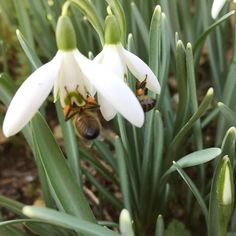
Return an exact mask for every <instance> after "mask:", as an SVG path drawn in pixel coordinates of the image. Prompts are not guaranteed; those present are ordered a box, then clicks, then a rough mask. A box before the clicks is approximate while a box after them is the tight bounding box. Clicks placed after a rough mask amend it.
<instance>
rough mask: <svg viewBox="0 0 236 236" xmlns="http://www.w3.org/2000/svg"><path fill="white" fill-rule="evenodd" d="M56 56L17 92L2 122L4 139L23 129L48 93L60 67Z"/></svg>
mask: <svg viewBox="0 0 236 236" xmlns="http://www.w3.org/2000/svg"><path fill="white" fill-rule="evenodd" d="M57 55H58V54H57ZM57 55H56V56H55V57H54V59H53V60H51V61H50V62H48V63H47V64H45V65H43V66H41V67H39V68H38V69H37V70H36V71H34V72H33V73H32V74H31V75H30V76H29V77H28V78H27V79H26V80H25V81H24V83H23V84H22V85H21V86H20V88H19V89H18V90H17V92H16V94H15V96H14V97H13V99H12V101H11V103H10V106H9V108H8V110H7V114H6V116H5V119H4V122H3V133H4V135H5V136H6V137H9V136H12V135H14V134H16V133H17V132H19V131H20V130H21V129H22V128H24V126H25V125H26V124H27V123H28V122H29V121H30V120H31V118H32V117H33V116H34V114H35V113H36V112H37V110H38V109H39V107H40V106H41V105H42V103H43V102H44V100H45V99H46V97H47V96H48V94H49V93H50V91H51V89H52V87H53V83H54V81H55V79H56V77H57V73H58V70H59V66H60V60H58V59H59V57H58V56H57Z"/></svg>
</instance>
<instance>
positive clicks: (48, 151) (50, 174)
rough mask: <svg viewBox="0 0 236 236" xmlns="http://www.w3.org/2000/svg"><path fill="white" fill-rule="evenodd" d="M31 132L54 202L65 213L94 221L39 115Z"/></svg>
mask: <svg viewBox="0 0 236 236" xmlns="http://www.w3.org/2000/svg"><path fill="white" fill-rule="evenodd" d="M32 130H33V139H34V143H35V145H36V147H37V150H38V152H39V155H40V160H41V162H42V165H43V167H44V170H45V173H46V175H47V178H48V181H49V183H50V185H51V186H52V188H53V190H54V192H55V195H56V196H57V199H56V200H59V202H60V204H61V206H62V207H63V209H64V210H65V212H67V213H70V214H72V215H75V216H77V217H79V218H81V219H87V220H90V221H95V218H94V216H93V214H92V211H91V209H90V208H89V204H88V202H87V200H86V198H85V196H84V194H83V192H82V187H81V186H79V185H78V184H77V182H76V180H75V177H74V175H73V174H72V172H71V171H70V169H69V167H68V165H67V163H66V160H65V158H64V156H63V154H62V152H61V150H60V148H59V147H58V145H57V143H56V141H55V138H54V137H53V134H52V133H51V130H50V129H49V127H48V125H47V123H46V122H45V120H44V119H43V117H42V116H41V115H40V114H39V113H37V114H36V115H35V116H34V118H33V120H32Z"/></svg>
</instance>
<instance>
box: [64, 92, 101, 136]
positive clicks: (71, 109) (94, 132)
mask: <svg viewBox="0 0 236 236" xmlns="http://www.w3.org/2000/svg"><path fill="white" fill-rule="evenodd" d="M73 99H75V100H76V101H79V104H81V106H80V105H77V104H76V103H75V102H73V101H72V100H73ZM65 103H66V105H65V107H64V108H63V111H64V117H65V120H66V121H67V120H69V119H73V125H74V127H75V129H76V133H77V135H78V136H79V137H80V138H83V139H86V140H92V139H95V138H97V137H98V135H99V133H100V129H101V124H100V121H99V119H98V117H97V110H98V108H99V105H98V104H97V103H96V101H95V99H94V98H93V97H92V96H90V95H89V94H88V95H87V98H86V99H84V98H83V97H82V96H81V95H80V94H79V93H75V92H71V93H68V95H67V97H66V99H65Z"/></svg>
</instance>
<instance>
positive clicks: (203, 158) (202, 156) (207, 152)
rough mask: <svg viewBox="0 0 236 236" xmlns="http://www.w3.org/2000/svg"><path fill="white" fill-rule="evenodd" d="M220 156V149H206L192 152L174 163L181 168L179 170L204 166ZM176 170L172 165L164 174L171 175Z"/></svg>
mask: <svg viewBox="0 0 236 236" xmlns="http://www.w3.org/2000/svg"><path fill="white" fill-rule="evenodd" d="M220 154H221V149H220V148H207V149H203V150H200V151H196V152H192V153H190V154H188V155H186V156H184V157H182V158H180V159H179V160H178V161H176V163H177V164H178V165H179V166H180V167H181V168H187V167H191V166H197V165H201V164H204V163H206V162H208V161H211V160H213V159H215V158H216V157H218V156H219V155H220ZM175 169H176V168H175V167H174V165H172V166H171V167H170V168H169V169H168V171H167V172H166V173H165V175H166V174H170V173H172V172H173V171H174V170H175Z"/></svg>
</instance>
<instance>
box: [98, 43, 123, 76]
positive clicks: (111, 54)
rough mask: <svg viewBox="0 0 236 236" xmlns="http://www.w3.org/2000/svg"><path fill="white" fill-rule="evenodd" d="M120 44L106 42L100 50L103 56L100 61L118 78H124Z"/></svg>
mask: <svg viewBox="0 0 236 236" xmlns="http://www.w3.org/2000/svg"><path fill="white" fill-rule="evenodd" d="M121 47H122V46H121V45H120V44H117V45H116V44H108V45H105V46H104V48H103V50H102V52H103V58H102V60H100V63H101V64H103V65H104V66H106V67H107V68H108V69H110V70H111V71H113V72H115V73H116V74H117V76H118V77H119V78H120V79H122V80H123V79H124V74H125V72H126V65H125V64H124V62H123V61H122V59H123V58H122V57H121V55H120V50H122V48H121Z"/></svg>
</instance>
